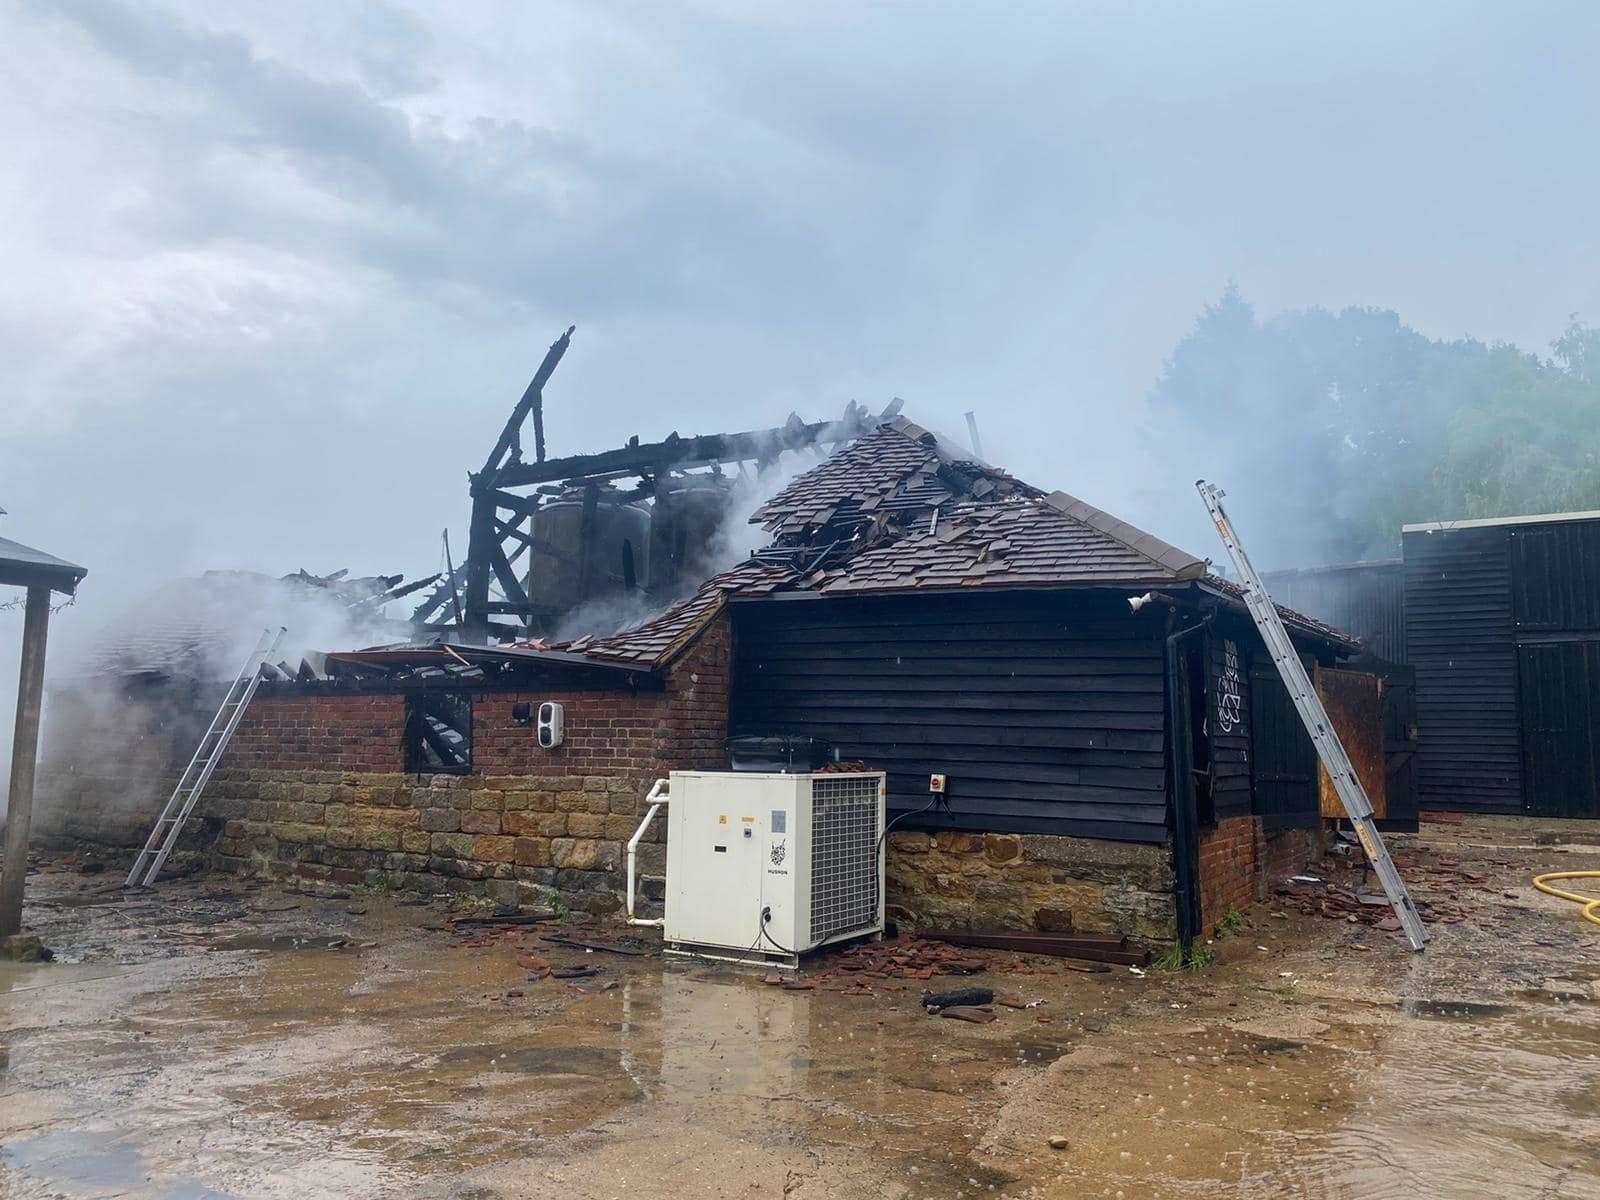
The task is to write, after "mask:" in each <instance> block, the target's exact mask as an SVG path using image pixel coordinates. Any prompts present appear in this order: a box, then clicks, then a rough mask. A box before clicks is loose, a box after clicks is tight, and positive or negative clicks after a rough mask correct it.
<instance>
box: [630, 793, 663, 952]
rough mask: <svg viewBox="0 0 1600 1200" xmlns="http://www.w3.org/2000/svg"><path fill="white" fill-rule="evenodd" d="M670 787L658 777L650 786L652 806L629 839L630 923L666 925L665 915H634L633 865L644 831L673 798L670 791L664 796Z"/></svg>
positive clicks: (650, 804)
mask: <svg viewBox="0 0 1600 1200" xmlns="http://www.w3.org/2000/svg"><path fill="white" fill-rule="evenodd" d="M667 787H668V782H667V780H665V779H658V780H656V781H655V783H654V785H652V787H651V788H650V794H649V795H648V796H646V797H645V803H647V804H648V805H649V806H650V808H649V811H647V812H646V813H645V814H644V820H642V821H640V822H639V828H637V829H635V830H634V831H633V836H632V837H631V838H629V839H628V924H629V925H665V924H666V923H667V922H666V918H665V917H655V918H650V917H636V916H634V915H633V867H634V859H635V858H636V857H637V855H638V851H639V840H640V839H641V838H642V837H644V831H645V830H646V829H649V828H650V822H651V821H654V820H655V819H656V813H658V812H660V811H661V806H662V805H663V804H665V803H666V802H667V801H668V800H670V799H672V796H671V794H670V792H669V793H668V794H667V795H665V796H663V795H662V794H661V792H662V790H663V789H664V788H667Z"/></svg>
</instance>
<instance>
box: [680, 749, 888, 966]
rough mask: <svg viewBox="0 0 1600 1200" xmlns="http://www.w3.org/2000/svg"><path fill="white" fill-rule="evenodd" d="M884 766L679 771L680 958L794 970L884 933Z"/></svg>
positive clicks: (885, 792) (885, 787)
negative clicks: (810, 954) (820, 954)
mask: <svg viewBox="0 0 1600 1200" xmlns="http://www.w3.org/2000/svg"><path fill="white" fill-rule="evenodd" d="M887 790H888V789H887V785H886V783H885V780H884V775H883V773H882V772H881V771H862V772H850V773H845V772H837V773H825V774H818V775H769V774H763V773H756V772H744V771H674V772H672V776H671V780H670V794H669V799H668V803H667V889H666V916H665V919H664V921H663V922H662V936H663V941H664V943H665V948H666V950H667V952H668V953H677V954H695V955H700V956H702V957H710V958H726V959H735V960H741V961H762V962H769V963H775V964H779V965H783V966H794V965H795V964H796V963H797V961H798V959H799V956H800V955H801V954H804V953H805V952H806V951H808V950H814V949H816V948H817V947H818V946H822V945H826V944H827V943H829V942H837V941H842V940H844V939H846V938H854V937H861V936H862V935H864V934H881V933H882V932H883V884H884V879H883V854H882V841H883V828H884V825H883V823H884V809H885V803H886V796H887Z"/></svg>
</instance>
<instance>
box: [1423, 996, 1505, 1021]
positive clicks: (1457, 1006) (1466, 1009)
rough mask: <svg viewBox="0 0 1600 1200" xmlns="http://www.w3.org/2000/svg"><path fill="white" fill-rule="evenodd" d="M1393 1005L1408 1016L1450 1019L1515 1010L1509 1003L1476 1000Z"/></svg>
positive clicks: (1497, 1014) (1483, 1015)
mask: <svg viewBox="0 0 1600 1200" xmlns="http://www.w3.org/2000/svg"><path fill="white" fill-rule="evenodd" d="M1395 1007H1397V1008H1398V1009H1399V1010H1400V1011H1401V1012H1403V1013H1404V1014H1405V1015H1406V1016H1408V1017H1435V1018H1439V1019H1442V1020H1452V1021H1472V1020H1479V1019H1481V1018H1483V1017H1503V1016H1505V1015H1506V1014H1507V1013H1509V1012H1515V1011H1516V1010H1515V1009H1514V1008H1513V1007H1512V1006H1511V1005H1509V1004H1488V1003H1484V1002H1482V1001H1478V1000H1401V1001H1400V1002H1399V1003H1398V1004H1397V1005H1396V1006H1395Z"/></svg>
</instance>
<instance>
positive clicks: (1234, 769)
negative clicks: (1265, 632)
mask: <svg viewBox="0 0 1600 1200" xmlns="http://www.w3.org/2000/svg"><path fill="white" fill-rule="evenodd" d="M1257 640H1258V637H1257V634H1256V632H1255V630H1254V628H1253V627H1249V626H1248V623H1242V622H1240V621H1239V620H1238V619H1237V618H1232V617H1222V618H1219V620H1218V622H1217V624H1216V625H1215V626H1213V627H1212V629H1211V630H1210V631H1209V635H1208V637H1207V643H1208V651H1209V656H1210V667H1211V677H1210V678H1209V679H1208V680H1207V681H1206V684H1207V689H1208V694H1207V700H1208V708H1209V711H1208V712H1207V714H1206V720H1207V722H1208V731H1209V733H1210V735H1211V758H1212V768H1211V770H1212V774H1211V779H1212V791H1213V795H1214V796H1215V798H1216V800H1215V804H1216V817H1217V820H1219V821H1223V820H1227V819H1228V818H1229V817H1243V816H1247V815H1248V814H1249V812H1250V736H1251V734H1250V668H1249V666H1248V665H1247V660H1248V656H1249V653H1250V646H1251V643H1252V642H1254V641H1257Z"/></svg>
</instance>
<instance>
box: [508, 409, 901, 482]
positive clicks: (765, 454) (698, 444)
mask: <svg viewBox="0 0 1600 1200" xmlns="http://www.w3.org/2000/svg"><path fill="white" fill-rule="evenodd" d="M875 423H876V421H875V419H874V418H872V417H870V416H868V415H867V412H866V410H865V409H863V408H861V407H860V406H859V405H851V406H850V407H849V408H848V409H846V410H845V415H844V417H843V418H842V419H841V420H838V421H813V422H811V423H809V424H808V423H806V422H804V421H801V420H800V418H799V417H791V418H790V419H789V421H788V423H786V424H784V425H780V426H778V427H776V428H774V429H758V430H752V431H750V432H747V433H712V434H702V435H700V436H697V437H687V438H685V437H679V436H677V435H676V434H674V435H672V436H671V437H668V438H666V439H664V440H663V441H659V442H648V443H643V444H640V445H634V446H623V447H622V448H621V449H618V450H605V451H602V452H601V453H599V454H578V455H573V456H572V457H570V458H552V459H549V460H547V461H545V462H540V463H515V464H511V465H508V466H505V467H502V468H501V469H500V470H498V471H497V472H495V477H494V485H495V486H496V487H501V488H507V487H528V486H530V485H532V484H539V483H553V482H556V481H560V480H570V479H575V478H580V477H581V478H584V479H585V480H587V479H589V478H591V477H593V476H596V475H603V474H607V473H616V474H617V475H618V476H621V475H626V474H640V475H643V474H652V475H653V474H656V473H658V472H662V471H666V470H669V469H677V470H687V469H691V468H694V467H709V466H711V465H712V464H714V463H728V462H750V461H756V462H769V461H771V460H772V459H775V458H777V457H778V455H780V454H782V453H783V452H784V451H786V450H799V449H802V448H804V447H806V446H812V445H816V444H817V443H819V442H820V443H824V444H831V443H837V442H846V441H851V440H853V439H855V438H858V437H860V436H861V435H862V434H864V433H866V432H868V431H869V430H870V429H871V428H872V427H873V425H874V424H875Z"/></svg>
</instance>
